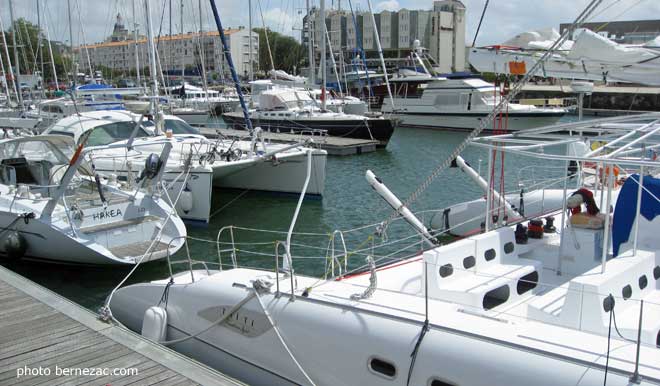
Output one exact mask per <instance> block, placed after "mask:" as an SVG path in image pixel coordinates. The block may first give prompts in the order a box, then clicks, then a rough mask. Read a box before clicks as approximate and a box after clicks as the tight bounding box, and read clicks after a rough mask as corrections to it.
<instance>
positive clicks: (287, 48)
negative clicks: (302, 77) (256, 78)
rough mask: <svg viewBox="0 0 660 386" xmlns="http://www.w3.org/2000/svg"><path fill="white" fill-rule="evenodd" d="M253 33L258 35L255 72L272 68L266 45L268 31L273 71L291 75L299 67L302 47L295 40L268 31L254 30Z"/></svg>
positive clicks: (302, 51) (302, 53) (301, 60)
mask: <svg viewBox="0 0 660 386" xmlns="http://www.w3.org/2000/svg"><path fill="white" fill-rule="evenodd" d="M254 31H255V32H257V33H258V34H259V68H258V69H255V70H263V71H268V70H270V69H271V68H272V65H271V63H270V56H269V55H268V45H267V44H266V31H268V43H270V50H271V52H272V53H273V62H274V64H275V69H276V70H284V71H286V72H288V73H293V70H294V67H295V68H297V69H299V68H300V67H301V64H302V63H303V59H304V58H305V55H304V50H303V46H302V45H301V44H300V43H298V41H297V40H296V39H294V38H292V37H291V36H286V35H282V34H280V33H278V32H273V31H271V30H270V29H268V30H264V29H263V28H255V29H254Z"/></svg>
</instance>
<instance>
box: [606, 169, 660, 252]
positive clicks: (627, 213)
mask: <svg viewBox="0 0 660 386" xmlns="http://www.w3.org/2000/svg"><path fill="white" fill-rule="evenodd" d="M638 183H639V174H634V175H632V176H630V177H628V179H627V180H626V183H625V184H623V186H622V187H621V192H619V197H618V198H617V200H616V210H615V211H614V219H613V221H612V247H613V249H614V256H617V255H618V254H619V248H620V247H621V244H623V243H625V242H627V241H628V239H629V238H630V232H631V230H632V226H633V224H634V222H635V212H636V211H637V189H638V186H639V185H638ZM644 188H645V190H643V191H642V205H641V207H640V210H639V213H640V214H641V215H642V216H644V218H645V219H647V220H649V221H653V219H654V218H655V216H658V215H660V202H658V200H657V199H656V198H655V197H660V179H658V178H653V177H650V176H644ZM649 192H651V193H652V194H653V196H655V197H653V196H652V195H651V194H650V193H649Z"/></svg>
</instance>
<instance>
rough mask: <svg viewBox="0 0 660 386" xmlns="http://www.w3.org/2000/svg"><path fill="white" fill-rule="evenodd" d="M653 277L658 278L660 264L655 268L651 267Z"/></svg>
mask: <svg viewBox="0 0 660 386" xmlns="http://www.w3.org/2000/svg"><path fill="white" fill-rule="evenodd" d="M653 278H654V279H655V280H658V279H660V265H656V266H655V268H653Z"/></svg>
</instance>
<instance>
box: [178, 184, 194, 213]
mask: <svg viewBox="0 0 660 386" xmlns="http://www.w3.org/2000/svg"><path fill="white" fill-rule="evenodd" d="M179 208H181V210H182V211H183V212H184V213H186V214H187V213H188V212H190V211H191V210H192V208H193V193H192V191H191V190H190V189H189V188H188V185H186V187H185V189H183V192H181V197H179Z"/></svg>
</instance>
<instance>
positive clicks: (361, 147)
mask: <svg viewBox="0 0 660 386" xmlns="http://www.w3.org/2000/svg"><path fill="white" fill-rule="evenodd" d="M199 130H200V132H201V133H202V134H203V135H204V136H205V137H207V138H217V137H218V133H219V134H220V135H222V136H224V137H226V138H230V139H248V132H247V131H245V130H235V129H227V128H213V127H200V128H199ZM263 137H264V139H266V140H268V141H271V142H275V143H295V142H301V141H307V140H309V141H313V142H314V145H315V146H318V147H319V148H321V149H324V150H325V151H327V152H328V154H329V155H353V154H363V153H370V152H372V151H376V147H377V146H378V141H376V140H372V139H357V138H344V137H332V136H320V135H310V134H294V133H272V132H267V131H264V132H263Z"/></svg>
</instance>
